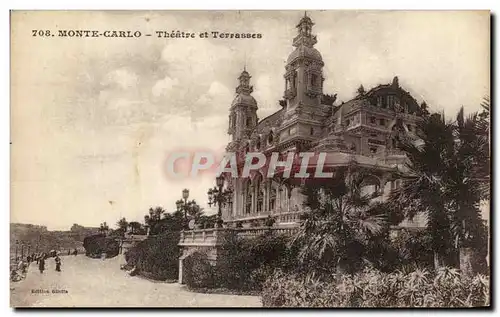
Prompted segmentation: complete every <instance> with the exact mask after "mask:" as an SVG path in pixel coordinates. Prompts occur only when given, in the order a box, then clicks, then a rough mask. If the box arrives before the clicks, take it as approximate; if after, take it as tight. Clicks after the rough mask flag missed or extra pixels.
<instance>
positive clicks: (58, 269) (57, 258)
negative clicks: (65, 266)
mask: <svg viewBox="0 0 500 317" xmlns="http://www.w3.org/2000/svg"><path fill="white" fill-rule="evenodd" d="M54 260H55V262H56V271H57V272H61V258H60V257H59V255H56V258H55V259H54Z"/></svg>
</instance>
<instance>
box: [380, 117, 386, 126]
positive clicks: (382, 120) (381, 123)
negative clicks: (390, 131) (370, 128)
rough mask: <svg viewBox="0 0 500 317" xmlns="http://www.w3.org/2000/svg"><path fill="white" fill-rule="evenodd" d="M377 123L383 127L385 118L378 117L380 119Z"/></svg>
mask: <svg viewBox="0 0 500 317" xmlns="http://www.w3.org/2000/svg"><path fill="white" fill-rule="evenodd" d="M379 124H380V125H381V126H384V127H385V119H380V120H379Z"/></svg>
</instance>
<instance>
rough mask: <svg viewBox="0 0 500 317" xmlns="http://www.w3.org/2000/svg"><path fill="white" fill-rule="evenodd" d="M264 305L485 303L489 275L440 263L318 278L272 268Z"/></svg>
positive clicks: (474, 305)
mask: <svg viewBox="0 0 500 317" xmlns="http://www.w3.org/2000/svg"><path fill="white" fill-rule="evenodd" d="M261 296H262V303H263V305H264V307H478V306H489V305H490V292H489V279H488V278H487V277H485V276H484V275H480V274H477V275H475V276H472V277H469V276H466V275H463V274H460V272H459V271H457V270H455V269H450V268H443V269H441V270H439V271H438V272H437V273H436V274H431V273H430V272H429V271H427V270H415V271H413V272H411V273H408V274H404V273H401V272H396V273H381V272H379V271H373V270H365V271H363V272H361V273H358V274H354V275H352V276H351V275H342V276H337V277H333V278H332V280H330V281H318V280H317V279H315V278H314V277H311V276H309V277H304V276H297V275H286V274H283V273H280V272H277V273H275V274H274V275H273V276H272V277H271V278H269V279H268V280H267V281H266V282H265V283H264V287H263V291H262V295H261Z"/></svg>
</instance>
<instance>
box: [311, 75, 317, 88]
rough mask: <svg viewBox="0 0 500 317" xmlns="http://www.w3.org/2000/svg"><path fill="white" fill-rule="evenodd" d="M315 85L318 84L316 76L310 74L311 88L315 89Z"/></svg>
mask: <svg viewBox="0 0 500 317" xmlns="http://www.w3.org/2000/svg"><path fill="white" fill-rule="evenodd" d="M317 84H318V75H316V74H312V75H311V88H315V87H316V85H317Z"/></svg>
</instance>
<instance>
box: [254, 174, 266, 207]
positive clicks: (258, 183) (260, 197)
mask: <svg viewBox="0 0 500 317" xmlns="http://www.w3.org/2000/svg"><path fill="white" fill-rule="evenodd" d="M254 184H255V185H254V186H255V191H256V193H257V206H256V207H257V208H256V209H257V212H261V211H262V209H263V206H264V188H263V186H262V176H261V175H260V174H258V175H257V176H256V178H255V179H254Z"/></svg>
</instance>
